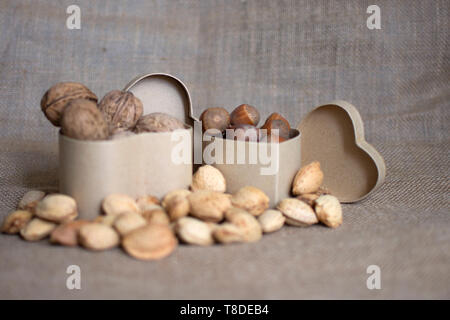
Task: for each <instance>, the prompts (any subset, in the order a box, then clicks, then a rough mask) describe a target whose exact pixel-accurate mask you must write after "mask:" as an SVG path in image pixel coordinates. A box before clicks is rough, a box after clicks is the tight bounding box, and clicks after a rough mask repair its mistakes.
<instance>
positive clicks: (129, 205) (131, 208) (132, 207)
mask: <svg viewBox="0 0 450 320" xmlns="http://www.w3.org/2000/svg"><path fill="white" fill-rule="evenodd" d="M102 209H103V212H104V213H105V215H107V216H109V215H113V216H117V215H119V214H122V213H125V212H137V213H138V212H139V207H138V205H137V203H136V201H135V200H134V199H133V198H132V197H130V196H128V195H126V194H119V193H113V194H110V195H108V196H107V197H106V198H105V199H103V202H102Z"/></svg>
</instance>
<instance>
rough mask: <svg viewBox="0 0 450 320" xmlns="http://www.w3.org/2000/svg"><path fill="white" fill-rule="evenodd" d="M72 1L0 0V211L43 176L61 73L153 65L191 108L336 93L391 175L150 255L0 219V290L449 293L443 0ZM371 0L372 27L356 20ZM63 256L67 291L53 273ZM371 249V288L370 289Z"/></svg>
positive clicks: (132, 294)
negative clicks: (228, 236)
mask: <svg viewBox="0 0 450 320" xmlns="http://www.w3.org/2000/svg"><path fill="white" fill-rule="evenodd" d="M73 2H74V1H71V0H68V1H66V0H64V1H40V0H39V1H35V0H33V1H23V0H10V1H8V0H3V1H1V2H0V25H1V32H0V218H3V217H5V216H6V215H7V214H8V212H10V211H11V210H13V209H14V208H15V206H16V205H17V203H18V201H19V199H20V198H21V196H22V195H23V194H24V193H25V192H26V191H28V190H30V189H44V190H56V189H57V185H58V174H57V170H58V164H57V162H58V161H57V159H58V154H57V130H56V128H54V127H52V126H51V124H50V123H49V122H48V121H47V120H46V119H45V117H44V116H43V114H42V112H41V111H40V106H39V102H40V99H41V97H42V95H43V94H44V92H45V91H46V90H47V89H48V88H49V87H50V86H52V85H53V84H55V83H56V82H59V81H70V80H72V81H79V82H82V83H84V84H86V85H87V86H88V87H89V88H90V89H92V90H93V91H94V92H95V93H96V94H97V95H98V97H99V98H101V97H102V96H103V95H104V94H105V93H106V92H108V91H109V90H112V89H120V88H123V87H124V86H125V84H126V83H127V82H128V81H130V80H131V79H132V78H134V77H135V76H137V75H139V74H142V73H149V72H166V73H171V74H173V75H176V76H178V77H179V78H181V79H182V80H183V81H184V82H185V83H186V85H187V86H188V88H189V90H190V93H191V95H192V99H193V104H194V109H195V115H196V116H198V115H199V114H200V113H201V111H202V110H203V109H204V108H207V107H212V106H223V107H225V108H227V109H228V110H230V111H231V110H232V109H233V108H234V107H235V106H237V105H239V104H241V103H250V104H252V105H254V106H257V107H258V108H259V109H260V110H261V113H262V114H261V116H262V118H264V117H266V116H267V115H269V114H270V113H271V112H274V111H277V112H280V113H282V114H284V115H285V116H286V117H288V118H289V120H290V121H291V123H293V124H297V123H298V122H299V121H300V120H301V118H302V117H303V116H305V114H306V113H307V112H308V111H310V110H311V109H312V108H314V107H315V106H318V105H321V104H324V103H327V102H329V101H331V100H334V99H342V100H346V101H349V102H350V103H352V104H353V105H355V106H356V107H357V108H358V109H359V111H360V113H361V116H362V118H363V120H364V124H365V131H366V139H367V140H368V141H369V142H370V143H372V144H373V145H374V146H375V147H376V148H377V149H378V151H379V152H380V153H381V154H382V155H383V156H384V159H385V161H386V165H387V177H386V181H385V183H384V185H383V186H382V187H381V188H380V189H379V190H377V192H375V193H374V194H372V195H371V196H370V197H368V198H367V199H366V200H364V201H361V202H359V203H356V204H351V205H344V207H343V209H344V224H343V225H342V226H341V227H340V228H338V229H336V230H332V229H329V228H326V227H324V226H321V225H316V226H312V227H309V228H294V227H285V228H283V229H282V230H281V231H279V232H276V233H274V234H270V235H267V236H264V237H263V239H262V240H261V241H260V242H257V243H254V244H242V245H230V246H211V247H207V248H201V247H195V246H180V247H179V248H178V249H177V250H176V251H175V252H174V253H173V254H172V255H171V256H170V257H169V258H167V259H164V260H162V261H158V262H142V261H137V260H134V259H132V258H130V257H129V256H127V255H126V254H124V253H123V252H122V251H121V250H120V249H113V250H110V251H105V252H101V253H92V252H89V251H86V250H82V249H79V248H63V247H58V246H51V245H49V244H48V242H47V241H41V242H37V243H28V242H25V241H22V240H20V239H19V237H17V236H7V235H0V298H4V299H5V298H8V299H10V298H56V299H59V298H76V299H78V298H95V299H97V298H149V299H173V298H177V299H189V298H193V299H198V298H204V299H219V298H223V299H230V298H234V299H240V298H255V299H259V298H261V299H304V298H306V299H309V298H363V299H379V298H394V299H396V298H426V299H427V298H447V299H448V298H450V232H449V227H450V210H449V209H450V206H449V191H450V190H449V189H450V188H449V186H450V183H449V181H450V180H449V178H450V177H449V164H450V161H449V156H450V155H449V142H450V141H449V121H450V103H449V99H450V42H449V38H450V35H449V30H450V26H449V21H450V16H449V7H450V2H449V1H447V0H442V1H420V0H419V1H381V0H377V1H317V0H315V1H301V0H298V1H296V0H292V1H273V0H260V1H245V0H242V1H241V0H227V1H210V0H202V1H166V0H164V1H76V4H77V5H78V6H79V7H80V9H81V30H69V29H67V28H66V19H67V18H68V17H69V14H67V13H66V8H67V7H68V6H69V5H71V4H74V3H73ZM372 4H376V5H378V6H379V7H380V9H381V30H369V29H368V28H367V26H366V20H367V18H368V17H369V15H370V14H368V13H366V10H367V7H368V6H369V5H372ZM73 264H74V265H79V266H80V268H81V286H82V289H81V290H68V289H67V288H66V279H67V277H68V274H66V268H67V266H69V265H73ZM370 265H377V266H379V267H380V269H381V290H368V289H367V286H366V280H367V278H368V277H369V274H367V273H366V269H367V267H368V266H370Z"/></svg>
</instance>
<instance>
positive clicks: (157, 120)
mask: <svg viewBox="0 0 450 320" xmlns="http://www.w3.org/2000/svg"><path fill="white" fill-rule="evenodd" d="M185 128H186V126H185V125H184V123H183V122H181V121H180V120H178V119H177V118H175V117H172V116H171V115H168V114H165V113H161V112H155V113H150V114H147V115H145V116H142V117H140V118H139V120H138V122H137V124H136V129H135V131H136V133H141V132H169V131H174V130H177V129H185Z"/></svg>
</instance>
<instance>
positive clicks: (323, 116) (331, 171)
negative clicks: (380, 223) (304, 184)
mask: <svg viewBox="0 0 450 320" xmlns="http://www.w3.org/2000/svg"><path fill="white" fill-rule="evenodd" d="M298 129H299V130H300V134H301V142H302V157H301V158H302V166H303V165H306V164H308V163H310V162H312V161H316V160H317V161H319V162H320V165H321V168H322V171H323V173H324V182H323V186H324V187H326V188H328V189H329V190H330V191H331V193H332V194H333V195H335V196H336V197H338V199H339V200H340V201H341V202H356V201H358V200H361V199H363V198H365V197H366V196H368V195H369V194H370V193H371V192H373V191H374V190H375V189H377V188H378V187H379V186H380V185H381V184H382V183H383V181H384V178H385V175H386V166H385V164H384V160H383V157H382V156H381V155H380V154H379V153H378V151H377V150H376V149H375V148H374V147H373V146H372V145H370V144H369V143H367V141H366V140H365V138H364V125H363V121H362V119H361V116H360V114H359V112H358V110H357V109H356V108H355V107H354V106H353V105H351V104H350V103H348V102H345V101H333V102H331V103H328V104H325V105H322V106H319V107H317V108H315V109H313V110H312V111H311V112H310V113H308V115H307V116H306V117H305V118H304V119H303V120H302V121H301V123H300V124H299V126H298Z"/></svg>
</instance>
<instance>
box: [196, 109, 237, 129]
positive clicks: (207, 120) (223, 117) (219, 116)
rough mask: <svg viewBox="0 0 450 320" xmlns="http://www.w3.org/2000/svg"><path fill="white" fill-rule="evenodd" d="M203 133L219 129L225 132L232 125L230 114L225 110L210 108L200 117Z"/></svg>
mask: <svg viewBox="0 0 450 320" xmlns="http://www.w3.org/2000/svg"><path fill="white" fill-rule="evenodd" d="M200 121H201V122H202V128H203V131H206V130H209V129H217V130H219V131H221V132H223V131H224V130H225V129H226V128H228V126H229V125H230V114H229V113H228V111H227V110H225V109H224V108H208V109H206V110H205V111H203V113H202V114H201V115H200Z"/></svg>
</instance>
